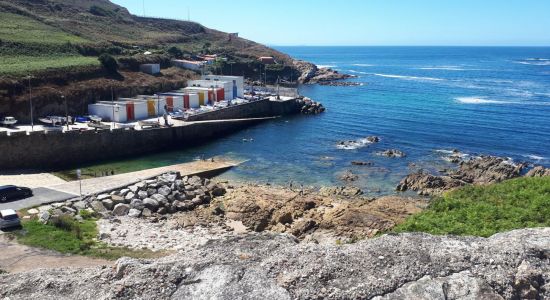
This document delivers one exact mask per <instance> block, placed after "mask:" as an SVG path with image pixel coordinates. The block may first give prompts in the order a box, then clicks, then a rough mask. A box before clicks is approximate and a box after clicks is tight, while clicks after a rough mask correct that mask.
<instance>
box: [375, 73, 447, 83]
mask: <svg viewBox="0 0 550 300" xmlns="http://www.w3.org/2000/svg"><path fill="white" fill-rule="evenodd" d="M372 75H374V76H379V77H386V78H396V79H403V80H420V81H444V80H445V79H442V78H434V77H419V76H405V75H392V74H379V73H374V74H372Z"/></svg>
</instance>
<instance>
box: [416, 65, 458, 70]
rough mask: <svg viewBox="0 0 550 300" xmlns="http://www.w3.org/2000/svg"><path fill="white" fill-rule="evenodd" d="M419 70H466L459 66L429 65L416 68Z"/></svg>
mask: <svg viewBox="0 0 550 300" xmlns="http://www.w3.org/2000/svg"><path fill="white" fill-rule="evenodd" d="M418 69H419V70H442V71H467V69H464V68H462V67H460V66H429V67H422V68H418Z"/></svg>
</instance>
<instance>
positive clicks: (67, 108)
mask: <svg viewBox="0 0 550 300" xmlns="http://www.w3.org/2000/svg"><path fill="white" fill-rule="evenodd" d="M61 99H63V100H65V123H66V124H67V131H69V130H70V128H69V106H68V105H67V98H65V95H63V94H61Z"/></svg>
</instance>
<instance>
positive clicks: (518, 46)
mask: <svg viewBox="0 0 550 300" xmlns="http://www.w3.org/2000/svg"><path fill="white" fill-rule="evenodd" d="M264 45H265V46H268V47H464V48H474V47H477V48H550V44H548V45H329V44H325V45H299V44H286V45H285V44H264Z"/></svg>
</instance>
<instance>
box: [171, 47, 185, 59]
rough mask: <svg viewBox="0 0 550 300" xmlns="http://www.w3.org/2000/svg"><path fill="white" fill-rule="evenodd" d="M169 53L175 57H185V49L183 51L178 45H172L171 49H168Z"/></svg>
mask: <svg viewBox="0 0 550 300" xmlns="http://www.w3.org/2000/svg"><path fill="white" fill-rule="evenodd" d="M168 54H170V56H172V57H175V58H181V57H183V51H181V49H180V48H178V47H170V49H168Z"/></svg>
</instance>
